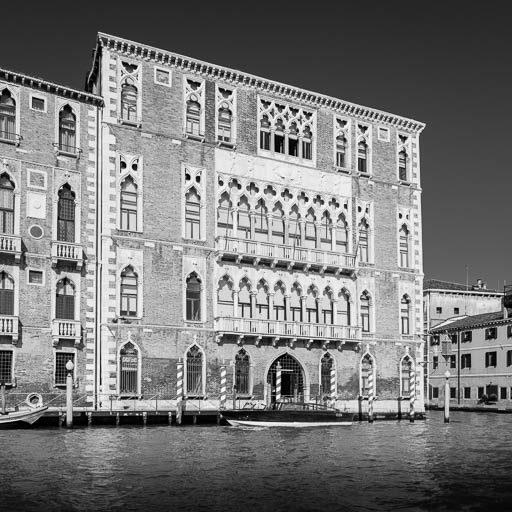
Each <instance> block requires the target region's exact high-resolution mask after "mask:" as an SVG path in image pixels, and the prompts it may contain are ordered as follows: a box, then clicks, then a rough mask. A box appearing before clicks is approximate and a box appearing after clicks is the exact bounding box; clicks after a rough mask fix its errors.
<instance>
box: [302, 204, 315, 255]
mask: <svg viewBox="0 0 512 512" xmlns="http://www.w3.org/2000/svg"><path fill="white" fill-rule="evenodd" d="M305 220H306V222H305V224H304V231H305V237H304V245H305V247H308V248H309V249H315V248H316V225H315V222H316V217H315V211H314V210H313V208H309V210H308V211H307V213H306V217H305Z"/></svg>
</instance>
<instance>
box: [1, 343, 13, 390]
mask: <svg viewBox="0 0 512 512" xmlns="http://www.w3.org/2000/svg"><path fill="white" fill-rule="evenodd" d="M12 353H13V352H12V350H0V382H4V383H5V384H12Z"/></svg>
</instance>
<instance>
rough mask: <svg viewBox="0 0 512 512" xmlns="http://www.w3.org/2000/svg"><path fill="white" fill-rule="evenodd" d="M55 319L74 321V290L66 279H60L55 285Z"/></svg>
mask: <svg viewBox="0 0 512 512" xmlns="http://www.w3.org/2000/svg"><path fill="white" fill-rule="evenodd" d="M55 318H60V319H66V320H74V319H75V289H74V287H73V283H72V282H71V281H70V280H69V279H67V278H64V279H61V280H60V281H59V282H58V283H57V292H56V295H55Z"/></svg>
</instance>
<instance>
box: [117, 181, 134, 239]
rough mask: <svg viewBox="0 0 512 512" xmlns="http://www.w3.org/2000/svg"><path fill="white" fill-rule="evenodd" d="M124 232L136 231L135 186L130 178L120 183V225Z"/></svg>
mask: <svg viewBox="0 0 512 512" xmlns="http://www.w3.org/2000/svg"><path fill="white" fill-rule="evenodd" d="M120 228H121V229H123V230H126V231H137V185H136V184H135V182H134V181H133V178H132V177H131V176H128V177H127V178H126V179H125V180H124V181H123V182H122V183H121V225H120Z"/></svg>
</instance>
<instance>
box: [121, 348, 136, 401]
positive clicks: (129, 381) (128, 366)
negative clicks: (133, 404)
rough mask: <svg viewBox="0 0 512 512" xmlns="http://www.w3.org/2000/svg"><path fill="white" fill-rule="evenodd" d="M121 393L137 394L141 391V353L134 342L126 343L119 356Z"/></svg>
mask: <svg viewBox="0 0 512 512" xmlns="http://www.w3.org/2000/svg"><path fill="white" fill-rule="evenodd" d="M119 369H120V379H119V393H120V394H121V395H137V394H138V392H139V354H138V351H137V349H136V348H135V346H134V345H133V344H132V343H126V345H124V346H123V348H122V349H121V352H120V358H119Z"/></svg>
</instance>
